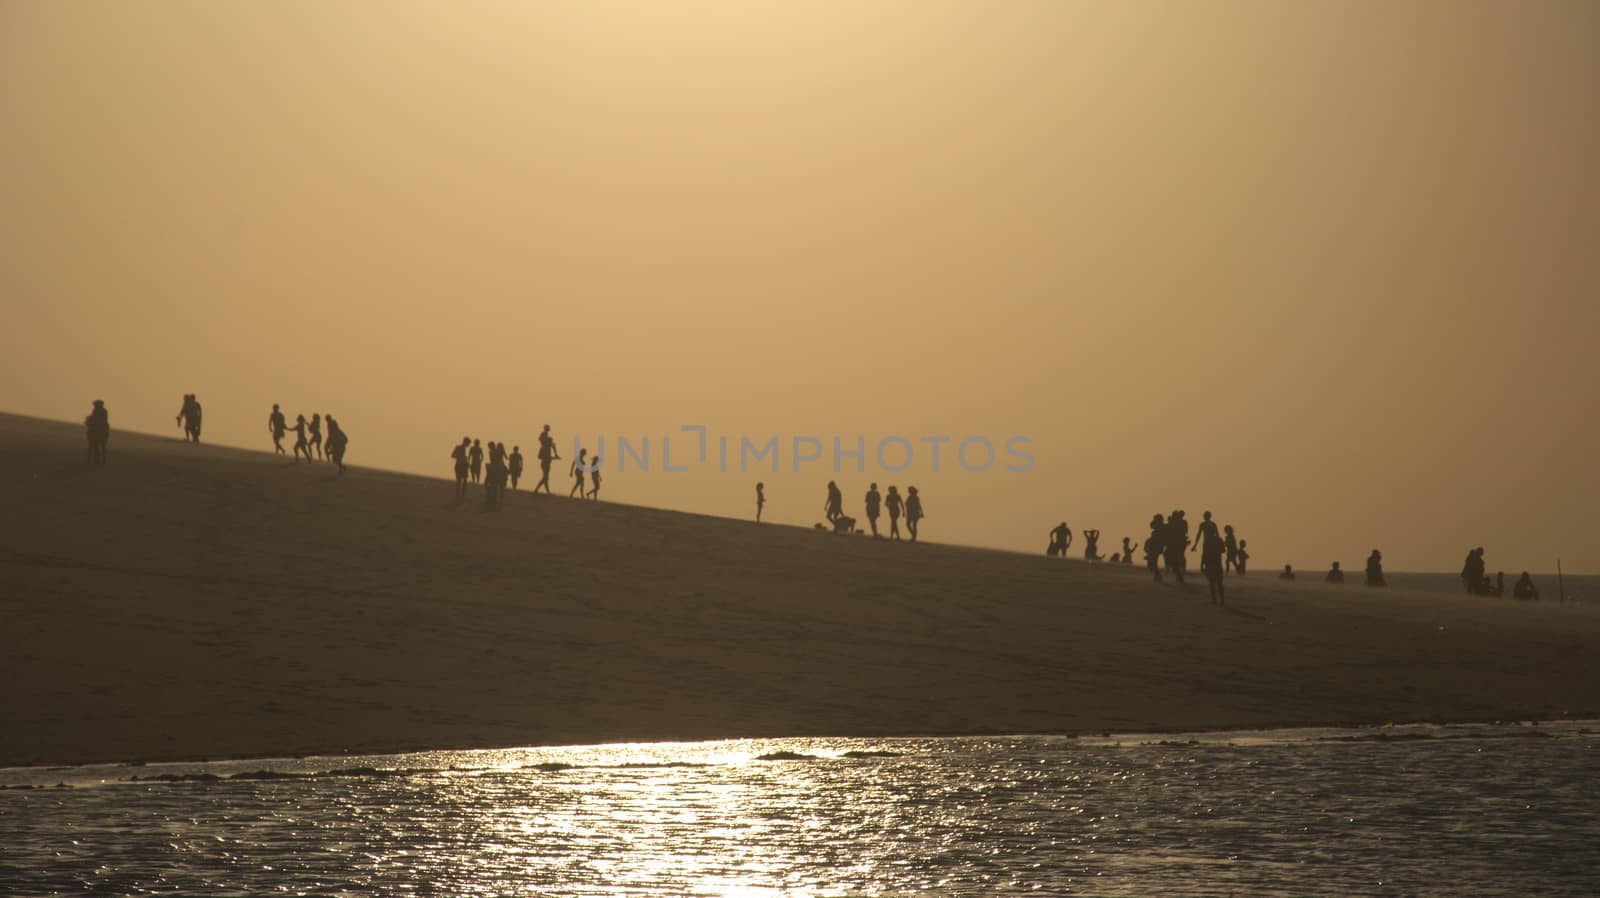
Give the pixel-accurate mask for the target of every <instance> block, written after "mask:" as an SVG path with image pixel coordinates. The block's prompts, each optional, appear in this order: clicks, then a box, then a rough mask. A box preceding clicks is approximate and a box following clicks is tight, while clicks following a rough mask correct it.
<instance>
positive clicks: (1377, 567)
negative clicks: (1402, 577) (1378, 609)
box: [1366, 549, 1389, 586]
mask: <svg viewBox="0 0 1600 898" xmlns="http://www.w3.org/2000/svg"><path fill="white" fill-rule="evenodd" d="M1366 584H1367V585H1368V586H1388V585H1389V581H1387V580H1385V579H1383V553H1382V552H1379V551H1378V550H1377V549H1373V550H1372V554H1371V555H1368V556H1367V579H1366Z"/></svg>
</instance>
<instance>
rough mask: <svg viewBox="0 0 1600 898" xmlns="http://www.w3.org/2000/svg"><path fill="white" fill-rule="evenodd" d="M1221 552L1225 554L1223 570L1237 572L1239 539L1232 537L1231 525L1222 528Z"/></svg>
mask: <svg viewBox="0 0 1600 898" xmlns="http://www.w3.org/2000/svg"><path fill="white" fill-rule="evenodd" d="M1222 550H1223V551H1224V552H1226V553H1227V560H1226V565H1225V570H1232V571H1235V572H1237V571H1238V570H1239V538H1238V537H1236V536H1234V535H1233V525H1232V524H1229V525H1227V526H1226V527H1223V528H1222Z"/></svg>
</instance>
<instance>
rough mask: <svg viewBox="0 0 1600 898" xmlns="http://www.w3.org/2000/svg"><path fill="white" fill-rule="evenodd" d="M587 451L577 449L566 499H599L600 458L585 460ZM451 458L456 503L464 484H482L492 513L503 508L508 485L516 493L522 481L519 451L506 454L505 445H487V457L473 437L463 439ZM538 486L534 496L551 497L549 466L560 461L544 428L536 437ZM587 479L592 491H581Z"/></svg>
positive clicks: (486, 505)
mask: <svg viewBox="0 0 1600 898" xmlns="http://www.w3.org/2000/svg"><path fill="white" fill-rule="evenodd" d="M588 455H589V450H587V449H579V450H578V458H577V460H575V461H574V462H573V463H572V471H571V473H572V477H573V486H572V491H571V492H569V493H568V494H567V495H568V496H569V497H576V498H580V499H585V498H586V499H599V498H600V457H599V456H595V457H594V458H593V459H592V460H591V459H589V458H588ZM485 457H487V459H488V465H487V467H486V466H485V465H484V460H485ZM450 458H451V459H452V460H454V462H455V481H456V500H457V501H461V500H463V499H465V498H466V495H467V484H468V482H469V481H470V482H471V483H478V482H480V481H481V482H482V483H483V506H484V508H486V509H489V510H491V511H498V510H500V509H501V508H503V507H504V505H505V492H506V487H507V485H508V484H509V485H510V487H511V489H513V490H515V489H516V488H517V485H518V483H520V482H521V480H522V471H523V457H522V447H521V446H512V447H511V450H510V451H509V452H508V451H506V444H505V443H497V442H495V441H493V440H490V441H489V448H488V452H487V456H486V454H485V452H484V447H483V443H482V442H481V441H479V440H475V439H473V438H472V437H462V438H461V444H460V445H458V446H456V447H455V448H453V449H451V450H450ZM538 458H539V482H538V483H536V484H534V487H533V492H534V493H538V492H539V491H540V490H541V489H542V490H544V492H545V494H546V495H550V465H551V464H552V463H553V462H555V461H557V460H559V459H560V458H561V455H560V453H558V452H556V440H555V437H553V436H551V435H550V425H548V424H546V425H545V426H544V430H542V431H540V433H539V452H538ZM585 474H587V475H589V476H590V478H592V479H591V483H592V484H593V488H592V489H587V490H586V489H584V481H583V478H584V475H585Z"/></svg>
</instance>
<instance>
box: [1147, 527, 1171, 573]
mask: <svg viewBox="0 0 1600 898" xmlns="http://www.w3.org/2000/svg"><path fill="white" fill-rule="evenodd" d="M1166 539H1167V519H1166V518H1164V517H1162V516H1161V515H1159V514H1158V515H1155V516H1153V517H1151V518H1150V535H1149V536H1148V537H1146V538H1145V541H1144V563H1145V565H1146V566H1147V567H1149V568H1150V574H1151V575H1152V576H1153V577H1155V581H1156V582H1157V583H1160V582H1162V580H1161V556H1162V555H1163V554H1165V551H1166V549H1165V547H1166Z"/></svg>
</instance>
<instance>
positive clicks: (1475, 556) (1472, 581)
mask: <svg viewBox="0 0 1600 898" xmlns="http://www.w3.org/2000/svg"><path fill="white" fill-rule="evenodd" d="M1483 581H1484V563H1483V547H1482V546H1479V547H1477V548H1476V549H1473V550H1472V551H1470V552H1468V553H1467V563H1466V564H1464V565H1462V566H1461V582H1462V583H1463V584H1464V585H1465V586H1466V588H1467V592H1468V593H1471V594H1473V595H1478V594H1481V593H1482V592H1483V591H1484V589H1483Z"/></svg>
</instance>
